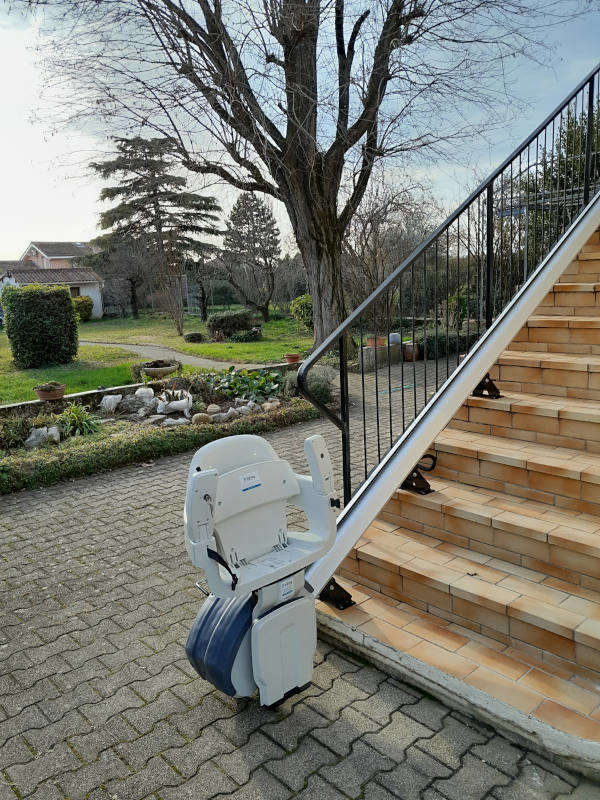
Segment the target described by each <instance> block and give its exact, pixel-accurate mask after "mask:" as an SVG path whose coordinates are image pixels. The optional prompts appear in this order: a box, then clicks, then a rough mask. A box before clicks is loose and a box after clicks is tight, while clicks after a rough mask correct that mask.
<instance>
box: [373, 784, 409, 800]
mask: <svg viewBox="0 0 600 800" xmlns="http://www.w3.org/2000/svg"><path fill="white" fill-rule="evenodd" d="M399 796H401V797H402V800H405V798H404V796H403V795H397V794H392V793H391V792H388V790H387V789H384V788H383V786H380V785H379V784H378V783H368V784H367V785H366V786H365V788H364V791H363V794H362V797H363V798H364V800H397V798H398V797H399Z"/></svg>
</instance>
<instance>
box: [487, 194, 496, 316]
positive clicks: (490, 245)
mask: <svg viewBox="0 0 600 800" xmlns="http://www.w3.org/2000/svg"><path fill="white" fill-rule="evenodd" d="M485 228H486V253H485V329H486V330H489V328H490V326H491V324H492V285H491V282H492V269H493V262H494V183H493V181H490V183H488V185H487V189H486V215H485Z"/></svg>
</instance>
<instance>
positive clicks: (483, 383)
mask: <svg viewBox="0 0 600 800" xmlns="http://www.w3.org/2000/svg"><path fill="white" fill-rule="evenodd" d="M486 392H487V396H488V397H489V398H490V399H491V400H499V399H500V398H501V397H502V395H501V394H500V389H499V388H498V387H497V386H496V384H495V383H494V381H493V380H492V379H491V378H490V373H489V372H488V373H487V375H486V376H485V377H484V378H482V379H481V380H480V381H479V383H478V384H477V386H476V387H475V388H474V389H473V392H472V394H473V397H485V394H486Z"/></svg>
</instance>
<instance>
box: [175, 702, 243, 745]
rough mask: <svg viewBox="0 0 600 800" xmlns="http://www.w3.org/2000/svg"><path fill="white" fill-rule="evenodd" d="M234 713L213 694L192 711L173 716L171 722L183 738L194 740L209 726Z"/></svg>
mask: <svg viewBox="0 0 600 800" xmlns="http://www.w3.org/2000/svg"><path fill="white" fill-rule="evenodd" d="M234 713H235V712H234V711H233V709H232V708H231V706H228V705H226V704H225V703H223V702H222V701H221V700H219V699H218V698H217V697H216V694H215V693H213V694H209V695H207V696H206V697H204V698H203V699H202V702H201V703H199V704H198V705H197V706H196V707H195V708H192V709H191V711H185V712H184V713H183V714H173V715H172V717H170V722H171V724H172V725H174V726H175V727H176V728H177V730H178V731H179V732H180V733H181V734H182V735H183V736H186V737H187V738H188V739H194V738H195V737H196V736H197V735H198V734H199V732H200V731H201V730H203V729H204V728H206V727H207V726H208V725H212V723H213V722H215V721H216V720H218V719H223V718H226V717H230V716H232V714H234Z"/></svg>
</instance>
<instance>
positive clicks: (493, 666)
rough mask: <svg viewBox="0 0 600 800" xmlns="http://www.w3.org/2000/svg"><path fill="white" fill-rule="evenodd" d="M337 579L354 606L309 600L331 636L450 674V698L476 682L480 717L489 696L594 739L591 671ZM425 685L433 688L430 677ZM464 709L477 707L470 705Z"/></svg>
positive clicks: (596, 724) (598, 734)
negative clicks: (314, 603) (453, 690)
mask: <svg viewBox="0 0 600 800" xmlns="http://www.w3.org/2000/svg"><path fill="white" fill-rule="evenodd" d="M375 524H377V521H376V522H375ZM338 580H339V582H340V583H341V584H342V586H343V587H344V588H345V589H347V590H348V591H349V592H351V594H352V597H353V599H354V600H355V603H356V605H354V606H351V607H350V608H347V609H345V610H344V611H338V610H337V609H335V608H333V607H332V606H330V605H327V604H325V603H322V602H320V601H317V614H318V618H319V626H320V628H321V629H322V630H323V629H325V630H326V631H330V632H331V633H332V634H333V635H334V636H335V635H336V634H337V635H339V634H340V633H341V634H342V636H344V638H345V639H346V640H350V641H353V642H355V644H356V645H357V646H358V647H359V649H360V650H361V652H364V653H365V654H367V655H372V654H373V653H378V654H381V655H382V656H383V657H385V658H386V659H387V660H388V663H389V661H392V663H394V662H395V663H397V664H398V665H399V666H400V667H401V668H402V669H403V670H404V671H406V669H407V656H408V657H410V658H411V660H414V671H415V674H416V675H422V674H423V673H424V672H426V671H427V672H430V671H431V670H432V669H433V670H434V671H435V673H437V674H438V675H440V678H442V682H443V676H444V675H447V676H452V678H453V679H454V684H455V685H457V686H458V687H459V689H458V691H459V695H458V697H462V691H463V690H462V688H461V687H462V686H464V687H465V690H466V689H467V687H468V688H471V689H472V688H476V689H478V690H479V691H480V692H481V693H482V694H481V698H482V699H481V709H482V711H485V712H487V714H488V717H487V718H488V719H489V712H490V710H494V708H495V701H500V703H501V705H502V706H503V707H506V706H510V708H511V709H512V711H513V717H512V718H513V719H514V715H515V714H517V715H520V716H522V718H523V725H524V726H525V728H530V727H531V723H532V721H535V723H537V724H538V725H539V724H540V723H546V724H547V723H550V724H551V725H552V730H553V731H554V732H555V731H557V730H558V731H562V732H563V733H566V734H568V735H569V738H570V740H571V741H574V740H575V739H574V737H577V738H579V739H581V740H585V743H586V745H587V746H588V747H589V745H590V742H600V686H599V683H598V679H597V673H596V672H595V671H592V670H588V669H586V668H585V667H581V666H578V665H576V664H574V663H569V662H567V661H566V660H564V659H562V658H560V657H559V656H556V655H554V654H552V653H550V652H549V651H545V650H542V649H540V648H536V647H534V646H532V645H529V644H526V643H520V644H522V645H523V646H522V647H520V646H514V645H513V644H511V643H509V644H506V643H505V642H502V641H498V639H497V638H495V637H492V636H487V635H485V634H484V633H481V632H480V630H479V631H478V630H475V629H474V628H476V627H479V628H480V629H481V627H482V626H481V625H480V624H479V623H471V622H470V621H469V624H468V626H467V625H462V624H460V623H457V622H454V621H451V620H448V619H443V618H441V617H440V616H439V615H436V614H432V613H429V612H428V611H426V610H423V609H422V608H417V607H415V606H413V605H409V604H407V603H405V602H403V601H401V600H397V599H395V598H392V597H389V596H386V595H384V594H382V593H381V592H379V591H376V590H374V589H372V588H370V587H366V586H364V585H362V584H361V583H360V582H358V583H357V582H355V581H354V580H352V579H344V578H338ZM463 621H467V620H466V619H465V620H463ZM515 643H516V644H518V643H519V640H515ZM423 667H428V668H429V670H424V669H423ZM436 683H438V684H439V683H440V681H439V679H438V681H436ZM446 684H447V682H446ZM431 688H432V691H433V692H434V693H435V684H432V687H431ZM446 699H447V698H446ZM471 708H472V709H473V710H474V711H475V713H477V709H476V708H474V707H473V705H472V704H471Z"/></svg>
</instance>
